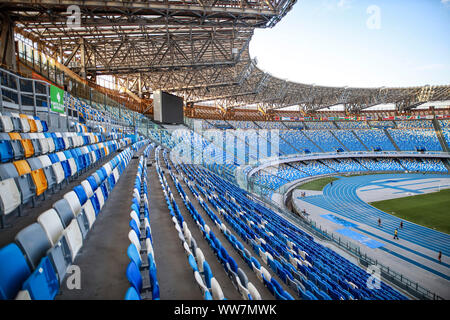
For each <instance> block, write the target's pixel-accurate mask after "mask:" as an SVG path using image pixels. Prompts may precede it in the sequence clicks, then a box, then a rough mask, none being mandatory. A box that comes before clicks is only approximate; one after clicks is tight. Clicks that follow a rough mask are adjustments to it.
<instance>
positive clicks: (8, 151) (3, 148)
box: [0, 140, 14, 162]
mask: <svg viewBox="0 0 450 320" xmlns="http://www.w3.org/2000/svg"><path fill="white" fill-rule="evenodd" d="M13 158H14V152H13V148H12V145H11V142H10V141H9V140H0V162H10V161H11V160H12V159H13Z"/></svg>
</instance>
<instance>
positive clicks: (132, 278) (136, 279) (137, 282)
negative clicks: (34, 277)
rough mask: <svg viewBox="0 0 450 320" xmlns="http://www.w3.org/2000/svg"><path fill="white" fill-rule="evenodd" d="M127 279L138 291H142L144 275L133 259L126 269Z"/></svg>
mask: <svg viewBox="0 0 450 320" xmlns="http://www.w3.org/2000/svg"><path fill="white" fill-rule="evenodd" d="M126 275H127V279H128V281H129V282H130V284H131V285H132V286H133V287H134V289H136V291H137V292H138V293H141V292H142V276H141V272H140V271H139V268H138V267H137V266H136V264H135V263H134V262H133V261H130V263H129V264H128V267H127V271H126Z"/></svg>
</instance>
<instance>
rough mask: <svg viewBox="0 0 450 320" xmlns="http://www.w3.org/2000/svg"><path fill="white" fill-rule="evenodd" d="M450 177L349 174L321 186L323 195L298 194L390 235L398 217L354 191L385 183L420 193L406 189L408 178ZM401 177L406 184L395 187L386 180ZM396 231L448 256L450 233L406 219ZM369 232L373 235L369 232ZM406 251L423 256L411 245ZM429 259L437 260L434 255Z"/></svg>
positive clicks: (324, 207)
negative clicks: (362, 198)
mask: <svg viewBox="0 0 450 320" xmlns="http://www.w3.org/2000/svg"><path fill="white" fill-rule="evenodd" d="M449 177H450V176H449V175H437V174H433V175H432V176H430V175H423V174H378V175H366V176H355V177H348V178H346V177H341V178H340V179H339V180H336V181H334V182H333V185H332V186H330V184H328V185H327V186H326V187H325V188H324V190H323V195H316V196H309V197H306V198H301V200H303V201H306V202H308V203H311V204H313V205H316V206H318V207H320V208H323V209H325V210H328V211H330V212H332V213H335V214H339V215H341V216H342V217H346V218H349V219H352V220H354V221H357V222H360V223H362V224H365V225H368V226H370V227H372V228H375V229H378V230H380V231H384V232H387V233H388V234H392V235H393V234H394V230H395V228H398V227H399V225H400V221H401V219H400V218H397V217H395V216H393V215H391V214H389V213H386V212H383V211H381V210H379V209H377V208H374V207H372V206H371V205H369V204H368V203H366V202H364V201H363V200H361V199H360V198H359V197H358V195H357V194H356V191H357V190H358V189H359V188H362V187H365V186H369V185H370V186H374V187H383V186H386V187H389V188H394V189H398V190H401V191H402V192H411V193H415V194H418V193H422V192H420V189H419V190H413V189H408V185H412V183H411V181H410V180H418V179H430V178H432V179H435V178H449ZM384 179H391V181H384V182H377V181H379V180H384ZM400 181H402V182H405V184H404V185H398V186H395V187H392V186H389V185H388V183H392V182H400ZM408 181H409V182H408ZM413 184H416V183H413ZM425 189H427V188H424V190H425ZM378 218H381V220H382V223H381V227H379V226H378ZM355 229H358V231H361V232H366V231H365V230H362V229H360V228H355ZM366 233H367V232H366ZM398 235H399V238H400V239H403V240H407V241H409V242H411V243H414V244H417V245H419V246H422V247H424V248H427V249H430V250H433V251H435V252H436V256H437V252H438V251H442V254H443V255H446V256H450V235H448V234H446V233H443V232H439V231H436V230H433V229H430V228H427V227H423V226H420V225H417V224H414V223H411V222H408V221H403V229H399V230H398ZM372 236H374V235H373V234H372ZM377 238H380V239H383V240H385V241H388V242H389V243H391V244H394V245H397V243H396V240H392V238H388V239H385V238H383V237H380V236H377ZM398 247H402V248H403V249H405V247H404V246H401V245H398ZM408 251H411V252H414V253H415V254H419V255H422V256H424V255H423V254H420V253H418V252H416V251H414V250H412V249H409V250H408ZM430 260H433V261H434V260H436V261H437V259H430Z"/></svg>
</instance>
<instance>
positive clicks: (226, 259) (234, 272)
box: [163, 150, 261, 300]
mask: <svg viewBox="0 0 450 320" xmlns="http://www.w3.org/2000/svg"><path fill="white" fill-rule="evenodd" d="M163 157H164V161H165V163H166V166H167V168H169V174H170V176H171V178H172V181H173V183H174V184H175V187H176V188H177V190H178V193H179V195H180V197H181V198H182V200H183V203H184V205H185V206H186V209H187V210H188V211H189V213H190V214H191V216H192V218H193V219H194V221H195V222H196V225H197V226H198V227H199V229H200V231H201V232H202V235H203V237H204V239H205V240H206V241H207V243H208V244H209V246H210V247H211V249H212V250H213V252H214V254H215V255H216V257H217V259H218V261H219V262H220V263H221V265H222V266H223V268H224V270H225V272H226V273H227V275H228V277H230V279H231V281H232V282H233V283H234V286H235V287H236V288H237V289H238V291H239V293H240V294H241V296H242V298H243V299H244V300H253V297H255V298H256V299H258V298H259V299H260V298H261V296H260V294H259V292H258V291H257V290H256V288H255V287H254V286H253V284H251V283H250V290H251V293H250V290H249V286H248V285H249V282H248V278H247V275H246V274H245V272H244V271H243V270H242V269H241V268H239V266H238V264H237V263H236V261H235V260H234V259H233V258H232V257H231V256H230V255H229V254H228V252H227V250H226V249H225V248H224V247H223V246H222V244H221V243H220V241H219V240H218V239H217V237H216V236H215V234H214V232H213V231H212V230H211V229H210V227H209V226H208V225H207V224H206V223H205V221H204V220H203V218H202V217H201V215H200V214H199V213H198V211H197V209H196V208H195V207H194V206H193V205H192V203H191V201H190V199H189V197H188V196H187V195H186V193H185V192H184V190H183V187H182V186H181V184H180V183H179V181H178V179H177V177H176V176H175V175H174V173H173V171H172V167H171V165H170V164H169V161H168V159H167V153H166V150H165V151H164V153H163ZM191 190H192V189H191ZM194 195H196V196H198V194H196V193H194ZM214 222H216V221H214ZM218 226H219V228H220V227H222V228H223V226H222V225H218ZM183 230H184V233H185V236H186V234H187V239H188V244H190V242H192V243H193V245H192V246H193V251H194V252H195V253H196V254H195V255H196V259H197V261H198V262H199V264H198V265H199V270H200V272H206V271H205V270H204V268H203V267H202V266H201V265H202V264H203V261H204V257H203V252H202V251H201V250H200V249H199V248H196V243H195V241H194V240H193V238H192V240H191V241H190V239H191V233H190V231H189V229H188V228H187V225H186V224H185V223H184V222H183ZM222 231H224V230H222ZM199 260H200V261H199ZM206 273H207V274H208V272H206ZM205 283H206V286H207V288H208V289H209V290H212V291H213V298H214V297H215V296H217V294H215V293H214V291H215V290H217V289H218V288H216V289H213V287H210V286H209V285H210V284H211V279H210V278H209V277H208V276H206V279H205ZM219 297H220V296H219ZM214 299H215V298H214Z"/></svg>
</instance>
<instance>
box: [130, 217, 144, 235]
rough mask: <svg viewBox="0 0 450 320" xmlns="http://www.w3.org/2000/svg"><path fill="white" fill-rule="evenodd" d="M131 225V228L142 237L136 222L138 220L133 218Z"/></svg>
mask: <svg viewBox="0 0 450 320" xmlns="http://www.w3.org/2000/svg"><path fill="white" fill-rule="evenodd" d="M129 225H130V228H131V229H133V230H134V232H136V234H137V236H138V237H140V236H141V231H140V230H139V227H138V225H137V224H136V221H134V219H131V220H130V223H129Z"/></svg>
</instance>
